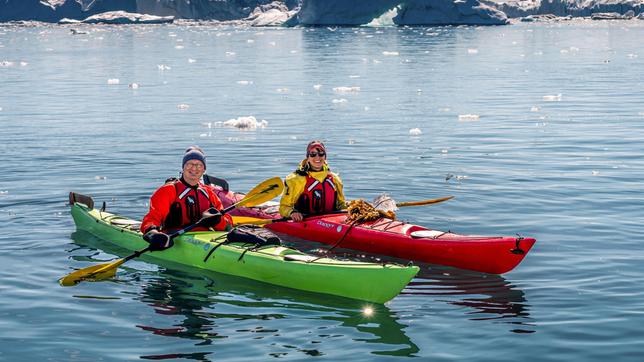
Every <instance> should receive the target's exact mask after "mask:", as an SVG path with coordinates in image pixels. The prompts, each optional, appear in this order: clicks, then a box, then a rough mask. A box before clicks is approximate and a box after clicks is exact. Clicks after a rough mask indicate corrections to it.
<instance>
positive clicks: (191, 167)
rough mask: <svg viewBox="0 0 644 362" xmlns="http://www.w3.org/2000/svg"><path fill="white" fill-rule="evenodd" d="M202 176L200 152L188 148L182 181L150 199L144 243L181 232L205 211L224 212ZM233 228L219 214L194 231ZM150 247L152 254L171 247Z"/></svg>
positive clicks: (203, 160) (143, 227)
mask: <svg viewBox="0 0 644 362" xmlns="http://www.w3.org/2000/svg"><path fill="white" fill-rule="evenodd" d="M205 172H206V156H205V154H204V152H203V150H202V149H201V148H199V147H197V146H192V147H190V148H188V149H187V150H186V152H185V154H184V155H183V162H182V174H181V178H180V179H178V180H173V181H170V182H166V184H165V185H163V186H161V187H160V188H159V189H157V190H156V191H155V192H154V194H152V197H151V198H150V210H149V211H148V213H147V215H145V217H144V218H143V222H142V223H141V232H143V233H144V234H145V235H144V237H143V238H144V239H145V240H147V241H148V242H151V240H163V239H162V238H161V239H157V238H153V237H152V236H153V235H154V234H157V233H168V232H173V231H176V230H180V229H183V228H184V227H186V226H189V225H192V224H194V223H196V222H197V221H199V220H200V219H201V215H202V214H203V212H204V211H206V210H209V209H212V208H215V209H217V210H221V209H222V208H223V207H222V204H221V201H220V200H219V198H218V197H217V196H216V195H215V193H214V192H213V191H212V189H211V188H210V187H207V186H205V185H204V184H203V183H201V181H200V179H201V176H203V174H204V173H205ZM232 224H233V223H232V218H231V217H230V216H229V215H221V214H219V215H215V216H214V217H210V218H208V224H207V225H204V226H199V227H196V228H194V229H193V230H194V231H199V230H207V229H208V228H213V229H215V230H226V229H227V228H228V227H229V226H230V225H232ZM151 244H153V242H151ZM151 246H152V247H153V248H154V249H155V250H163V249H167V248H169V247H170V246H172V243H171V242H170V241H168V243H167V244H166V245H151Z"/></svg>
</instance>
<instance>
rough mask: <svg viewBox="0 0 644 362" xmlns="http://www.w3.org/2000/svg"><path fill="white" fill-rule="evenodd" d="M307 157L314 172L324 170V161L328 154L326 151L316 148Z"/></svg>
mask: <svg viewBox="0 0 644 362" xmlns="http://www.w3.org/2000/svg"><path fill="white" fill-rule="evenodd" d="M307 156H308V162H309V165H311V168H312V169H313V171H320V170H322V166H324V160H326V153H325V152H324V151H322V150H321V149H319V148H315V149H313V150H312V151H310V152H309V154H308V155H307Z"/></svg>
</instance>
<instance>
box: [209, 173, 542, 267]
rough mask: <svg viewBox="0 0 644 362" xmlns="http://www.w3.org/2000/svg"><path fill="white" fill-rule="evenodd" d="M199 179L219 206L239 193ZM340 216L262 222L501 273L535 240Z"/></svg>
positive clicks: (371, 249)
mask: <svg viewBox="0 0 644 362" xmlns="http://www.w3.org/2000/svg"><path fill="white" fill-rule="evenodd" d="M206 176H207V175H206ZM204 180H207V183H208V184H211V185H212V186H213V188H214V190H215V192H216V193H217V195H218V196H219V198H220V199H221V201H222V203H223V204H224V206H228V205H230V204H233V203H235V202H237V201H239V200H241V199H242V198H243V196H244V194H240V193H236V192H232V191H230V190H229V188H228V183H227V182H226V181H225V180H223V179H218V178H216V177H212V176H207V177H204ZM278 209H279V205H278V204H277V203H270V202H269V203H266V204H265V205H260V206H258V207H248V208H247V207H240V208H237V210H236V213H235V215H239V216H245V217H250V218H259V219H278V218H280V215H279V210H278ZM346 219H347V214H346V213H338V214H329V215H320V216H311V217H308V218H306V219H305V220H304V221H302V222H293V221H277V220H275V221H271V222H270V223H267V224H266V225H265V227H266V228H267V229H270V230H272V231H275V232H278V233H282V234H286V235H290V236H294V237H296V238H300V239H304V240H311V241H317V242H320V243H324V244H329V245H332V246H334V247H338V248H343V249H354V250H359V251H364V252H367V253H373V254H380V255H387V256H392V257H395V258H400V259H406V260H415V261H420V262H426V263H430V264H440V265H448V266H453V267H457V268H461V269H469V270H474V271H479V272H484V273H491V274H503V273H507V272H509V271H510V270H512V269H514V267H516V266H517V265H518V264H519V263H520V262H521V260H523V258H524V257H525V256H526V254H527V253H528V251H530V249H531V248H532V245H534V243H535V241H536V240H535V239H533V238H524V237H520V236H519V237H513V236H479V235H459V234H455V233H452V232H445V231H439V230H432V229H428V228H425V227H422V226H418V225H413V224H408V223H405V222H402V221H397V220H391V219H387V218H382V219H378V220H376V221H367V222H361V223H358V224H351V222H347V221H346ZM255 220H257V219H255ZM251 222H252V221H251Z"/></svg>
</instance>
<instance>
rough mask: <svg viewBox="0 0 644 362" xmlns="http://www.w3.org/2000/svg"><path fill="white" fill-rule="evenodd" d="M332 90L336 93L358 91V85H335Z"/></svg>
mask: <svg viewBox="0 0 644 362" xmlns="http://www.w3.org/2000/svg"><path fill="white" fill-rule="evenodd" d="M333 91H334V92H336V93H358V92H360V87H335V88H333Z"/></svg>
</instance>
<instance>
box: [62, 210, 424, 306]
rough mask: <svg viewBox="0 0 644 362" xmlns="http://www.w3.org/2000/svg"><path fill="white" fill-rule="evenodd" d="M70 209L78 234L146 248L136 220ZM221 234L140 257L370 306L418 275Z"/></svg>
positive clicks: (184, 239) (192, 237)
mask: <svg viewBox="0 0 644 362" xmlns="http://www.w3.org/2000/svg"><path fill="white" fill-rule="evenodd" d="M71 206H72V211H71V212H72V217H73V218H74V222H75V223H76V228H77V229H78V230H83V231H86V232H89V233H90V234H92V235H94V236H96V237H98V238H99V239H102V240H106V241H109V242H111V243H113V244H115V245H117V246H119V247H122V248H125V249H128V250H132V251H135V250H140V249H143V248H145V247H146V246H148V244H147V243H146V242H145V241H144V240H143V239H142V234H141V232H140V231H139V230H138V226H139V225H140V223H139V222H138V221H135V220H131V219H128V218H125V217H122V216H118V215H115V214H111V213H108V212H105V211H102V210H97V209H93V208H90V207H88V206H86V205H84V204H82V203H80V202H78V203H74V204H72V205H71ZM225 234H226V233H225V232H219V231H215V232H210V231H201V232H189V233H186V234H184V235H181V236H179V237H177V238H176V239H174V242H175V244H174V246H173V247H172V248H170V249H167V250H163V251H154V252H149V253H146V254H145V256H144V258H145V259H146V260H151V261H153V260H154V259H159V260H167V261H171V262H176V263H180V264H184V265H188V266H190V267H194V268H199V269H206V270H211V271H215V272H219V273H224V274H230V275H235V276H239V277H244V278H249V279H253V280H257V281H260V282H265V283H270V284H274V285H279V286H283V287H288V288H293V289H299V290H305V291H309V292H316V293H325V294H332V295H337V296H341V297H346V298H352V299H358V300H363V301H368V302H373V303H385V302H387V301H388V300H390V299H392V298H394V297H395V296H396V295H398V293H400V291H401V290H402V289H403V288H404V287H405V286H406V285H407V283H409V281H410V280H411V279H412V278H413V277H414V276H415V275H416V273H418V270H419V268H418V267H416V266H402V265H396V264H376V263H363V262H354V261H343V260H335V259H329V258H318V257H316V256H311V255H308V254H304V253H302V252H299V251H297V250H294V249H291V248H287V247H284V246H281V245H268V246H262V247H259V248H257V250H255V249H252V248H248V246H247V245H244V244H242V243H226V244H223V242H224V241H225V240H226V235H225ZM213 248H216V249H214V250H213Z"/></svg>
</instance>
